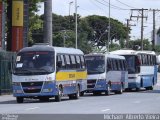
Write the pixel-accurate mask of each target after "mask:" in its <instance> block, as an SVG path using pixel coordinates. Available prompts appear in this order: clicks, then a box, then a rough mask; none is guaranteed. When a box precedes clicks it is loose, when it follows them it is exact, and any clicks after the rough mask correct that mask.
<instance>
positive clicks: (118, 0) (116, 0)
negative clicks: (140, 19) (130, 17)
mask: <svg viewBox="0 0 160 120" xmlns="http://www.w3.org/2000/svg"><path fill="white" fill-rule="evenodd" d="M116 1H118V2H119V3H121V4H123V5H125V6H127V7H130V8H135V7H132V6H130V5H127V4H125V3H123V2H121V1H119V0H116Z"/></svg>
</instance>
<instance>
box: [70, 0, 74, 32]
mask: <svg viewBox="0 0 160 120" xmlns="http://www.w3.org/2000/svg"><path fill="white" fill-rule="evenodd" d="M72 3H73V1H71V2H69V29H70V28H71V17H70V11H71V5H72Z"/></svg>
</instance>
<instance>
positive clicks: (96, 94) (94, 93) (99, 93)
mask: <svg viewBox="0 0 160 120" xmlns="http://www.w3.org/2000/svg"><path fill="white" fill-rule="evenodd" d="M93 95H94V96H98V95H101V92H99V91H94V92H93Z"/></svg>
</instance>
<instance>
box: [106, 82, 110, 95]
mask: <svg viewBox="0 0 160 120" xmlns="http://www.w3.org/2000/svg"><path fill="white" fill-rule="evenodd" d="M105 94H106V95H108V96H109V95H110V94H111V85H110V84H108V86H107V90H106V91H105Z"/></svg>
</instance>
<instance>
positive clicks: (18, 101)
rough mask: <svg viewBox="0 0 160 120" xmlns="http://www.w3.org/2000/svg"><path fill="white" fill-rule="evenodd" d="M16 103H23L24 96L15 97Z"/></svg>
mask: <svg viewBox="0 0 160 120" xmlns="http://www.w3.org/2000/svg"><path fill="white" fill-rule="evenodd" d="M16 100H17V103H23V101H24V98H23V97H16Z"/></svg>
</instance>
